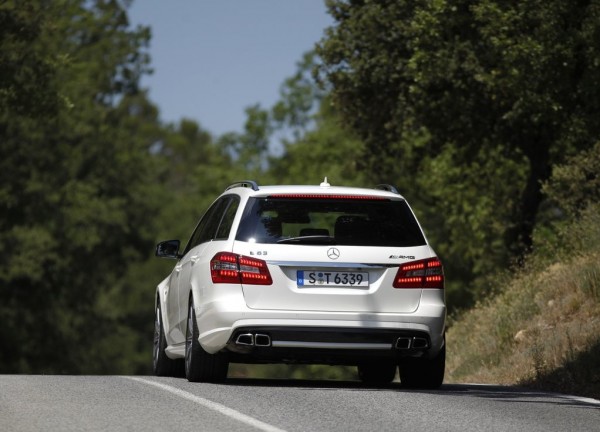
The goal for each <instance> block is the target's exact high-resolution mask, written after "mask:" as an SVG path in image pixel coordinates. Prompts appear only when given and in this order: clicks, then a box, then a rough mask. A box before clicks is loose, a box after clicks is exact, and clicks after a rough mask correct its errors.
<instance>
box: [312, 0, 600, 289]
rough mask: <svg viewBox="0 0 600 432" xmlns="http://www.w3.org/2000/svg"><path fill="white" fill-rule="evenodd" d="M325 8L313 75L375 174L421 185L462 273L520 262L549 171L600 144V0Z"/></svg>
mask: <svg viewBox="0 0 600 432" xmlns="http://www.w3.org/2000/svg"><path fill="white" fill-rule="evenodd" d="M328 8H329V11H330V13H331V15H332V16H333V17H334V19H335V20H336V25H335V26H334V27H332V28H330V29H328V31H327V35H326V37H325V38H324V39H323V40H322V41H321V43H320V44H319V46H318V48H317V52H318V54H319V55H320V56H321V57H322V59H323V65H322V66H321V67H320V68H319V70H318V73H317V76H318V77H319V79H320V80H322V81H324V82H326V83H328V84H329V85H331V87H332V98H333V101H334V103H335V106H336V108H337V109H338V110H339V111H340V113H341V115H342V117H343V118H344V120H345V121H346V123H347V124H349V125H350V126H351V127H352V128H353V130H354V131H356V133H357V134H358V135H359V136H360V137H361V138H362V139H363V140H364V142H365V145H366V147H365V154H366V157H368V158H370V165H369V166H370V171H371V172H372V173H373V175H374V176H375V177H380V176H382V175H385V176H396V177H397V178H401V179H402V178H405V177H404V176H405V173H410V176H411V177H412V178H413V179H415V178H416V179H417V181H416V182H414V183H416V184H417V185H418V186H419V187H418V188H417V189H416V190H410V189H413V188H412V187H410V183H408V182H407V184H408V185H409V187H408V189H409V190H410V191H409V193H416V195H418V197H419V200H421V202H419V203H417V206H418V207H419V208H421V209H425V213H427V211H428V210H427V209H428V208H430V207H438V208H442V209H443V217H438V218H435V217H432V218H429V220H430V221H431V222H429V223H435V224H445V225H446V227H439V228H436V227H433V230H432V232H433V237H434V238H435V240H437V243H436V242H434V244H438V245H440V251H441V252H443V255H446V257H447V258H448V259H447V260H446V262H448V263H449V264H450V266H451V267H462V268H457V269H456V270H458V271H459V273H462V274H464V275H466V274H468V273H471V272H474V274H475V275H476V276H477V275H482V274H483V272H484V271H488V270H489V269H491V268H494V267H495V266H504V265H506V264H507V263H508V262H509V261H508V260H509V258H510V257H515V256H517V257H518V256H522V255H523V254H524V253H525V252H526V251H527V250H528V248H529V247H530V246H531V235H532V231H533V227H534V225H535V222H536V216H537V214H538V210H539V207H540V203H541V202H542V200H543V195H542V192H541V184H542V182H543V181H545V180H547V179H548V178H549V176H550V174H551V168H552V166H553V165H554V164H556V163H557V162H560V161H562V160H563V159H564V158H565V156H566V155H569V154H573V153H575V152H577V151H579V150H581V149H585V148H588V147H590V146H591V145H593V144H594V143H595V142H596V140H597V139H598V135H599V132H600V130H599V129H598V127H599V125H598V122H597V121H596V118H597V117H598V115H599V114H600V112H599V108H600V96H599V94H598V92H597V91H595V89H596V88H597V87H598V84H599V83H600V68H599V67H598V66H599V65H600V40H599V39H598V35H599V34H600V24H599V23H600V20H599V18H600V17H599V14H600V3H598V2H597V1H582V2H563V1H560V0H553V1H539V0H528V1H521V2H500V1H496V0H481V1H478V2H471V1H465V0H441V1H404V0H402V1H395V0H394V1H392V0H389V1H388V0H378V1H367V0H349V1H345V0H330V1H328ZM382 166H383V167H382ZM378 180H379V179H378ZM381 180H383V179H381ZM388 181H389V180H388ZM469 233H471V235H469ZM498 238H503V244H501V245H498V244H497V241H496V240H494V239H498ZM461 260H462V263H461ZM478 263H479V264H480V266H479V267H481V268H478ZM463 280H464V279H463Z"/></svg>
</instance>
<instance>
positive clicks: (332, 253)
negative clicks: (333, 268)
mask: <svg viewBox="0 0 600 432" xmlns="http://www.w3.org/2000/svg"><path fill="white" fill-rule="evenodd" d="M327 256H328V257H329V259H332V260H336V259H338V258H339V257H340V251H339V250H337V249H336V248H329V249H328V250H327Z"/></svg>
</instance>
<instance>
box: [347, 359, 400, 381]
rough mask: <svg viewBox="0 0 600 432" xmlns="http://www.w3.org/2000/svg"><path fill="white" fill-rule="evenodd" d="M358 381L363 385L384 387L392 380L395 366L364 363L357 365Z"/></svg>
mask: <svg viewBox="0 0 600 432" xmlns="http://www.w3.org/2000/svg"><path fill="white" fill-rule="evenodd" d="M357 370H358V379H359V380H361V381H362V382H363V383H365V384H371V385H385V384H389V383H391V382H392V381H393V380H394V377H395V376H396V365H395V364H393V363H365V364H361V365H358V367H357Z"/></svg>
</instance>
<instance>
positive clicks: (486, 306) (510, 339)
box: [447, 145, 600, 398]
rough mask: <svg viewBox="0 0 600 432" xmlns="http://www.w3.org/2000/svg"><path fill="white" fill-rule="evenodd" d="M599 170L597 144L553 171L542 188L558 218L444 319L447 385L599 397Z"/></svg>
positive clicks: (599, 148)
mask: <svg viewBox="0 0 600 432" xmlns="http://www.w3.org/2000/svg"><path fill="white" fill-rule="evenodd" d="M599 173H600V145H596V146H595V147H594V148H593V149H592V150H590V151H588V152H585V153H583V154H581V155H579V156H578V157H577V158H574V159H572V160H571V161H570V163H568V164H567V165H564V166H559V167H557V168H556V169H555V176H554V177H553V178H552V179H551V181H550V182H549V183H548V184H546V186H545V191H546V192H547V194H548V195H549V197H550V198H551V199H553V200H554V203H555V204H558V203H560V204H561V207H560V208H561V210H560V211H561V212H563V214H562V217H561V218H560V219H558V220H556V221H554V222H553V223H552V224H551V225H550V226H546V227H543V228H540V229H539V232H538V233H537V234H538V236H537V237H536V238H535V240H534V246H533V251H532V253H531V254H529V255H528V256H527V260H526V263H525V264H524V265H523V266H522V267H520V268H515V270H514V271H507V272H502V273H499V274H498V275H497V276H496V278H495V280H493V281H491V282H490V294H489V296H488V297H487V298H486V299H483V300H481V301H480V302H478V303H477V304H476V305H475V306H474V307H473V308H472V309H470V310H468V311H465V312H463V313H458V314H456V318H455V319H451V320H450V329H449V331H448V334H447V339H448V346H449V350H450V351H449V352H450V355H449V356H448V359H449V361H448V364H447V381H448V382H477V383H500V384H517V385H524V386H528V387H534V388H540V389H544V390H553V391H557V392H565V393H574V394H579V395H585V396H591V397H594V398H600V368H599V367H598V365H599V364H600V177H599ZM556 208H557V209H558V208H559V207H556Z"/></svg>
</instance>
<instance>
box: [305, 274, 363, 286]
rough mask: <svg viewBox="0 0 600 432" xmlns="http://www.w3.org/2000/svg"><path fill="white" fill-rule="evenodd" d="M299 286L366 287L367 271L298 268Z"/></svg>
mask: <svg viewBox="0 0 600 432" xmlns="http://www.w3.org/2000/svg"><path fill="white" fill-rule="evenodd" d="M297 283H298V286H299V287H303V286H315V287H321V286H322V287H368V286H369V273H362V272H337V271H311V270H298V273H297Z"/></svg>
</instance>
